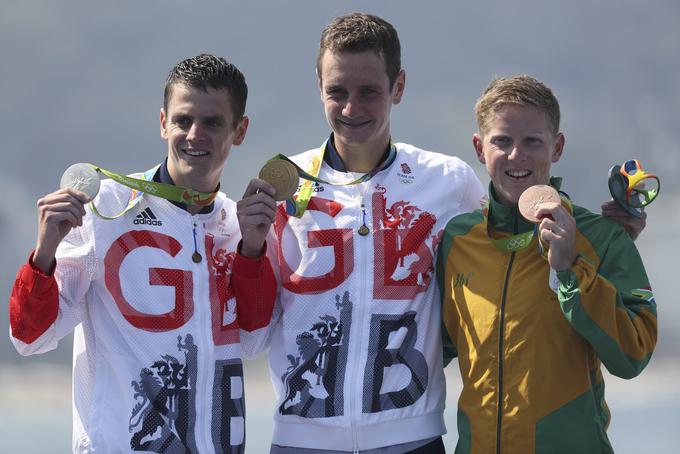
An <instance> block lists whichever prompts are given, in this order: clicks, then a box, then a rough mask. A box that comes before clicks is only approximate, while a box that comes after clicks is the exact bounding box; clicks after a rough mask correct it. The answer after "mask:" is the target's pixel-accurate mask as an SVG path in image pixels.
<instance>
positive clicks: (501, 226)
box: [489, 177, 562, 233]
mask: <svg viewBox="0 0 680 454" xmlns="http://www.w3.org/2000/svg"><path fill="white" fill-rule="evenodd" d="M550 186H552V187H553V188H555V189H557V190H558V191H559V190H560V187H561V186H562V178H560V177H550ZM489 224H490V225H491V227H493V229H494V230H500V231H503V232H509V233H523V232H528V231H529V230H532V229H533V228H534V225H533V224H532V223H531V222H529V221H527V220H526V219H524V218H523V217H522V215H521V214H519V210H518V209H517V205H504V204H502V203H501V202H500V201H499V200H498V197H497V196H496V191H495V190H494V188H493V183H492V182H489Z"/></svg>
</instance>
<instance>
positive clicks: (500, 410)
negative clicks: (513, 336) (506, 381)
mask: <svg viewBox="0 0 680 454" xmlns="http://www.w3.org/2000/svg"><path fill="white" fill-rule="evenodd" d="M514 224H515V225H514V228H513V233H514V234H516V233H517V230H519V227H518V225H517V218H515V223H514ZM515 254H516V252H515V251H512V252H511V253H510V261H509V262H508V269H507V271H506V272H505V282H504V283H503V295H502V297H501V314H500V320H499V324H498V325H499V326H498V331H499V333H498V408H497V409H496V412H497V420H496V454H500V453H501V429H502V421H503V358H504V354H503V350H504V349H505V348H504V347H505V343H504V342H503V337H504V336H505V302H506V298H507V294H508V284H509V283H510V273H511V272H512V263H513V262H514V261H515Z"/></svg>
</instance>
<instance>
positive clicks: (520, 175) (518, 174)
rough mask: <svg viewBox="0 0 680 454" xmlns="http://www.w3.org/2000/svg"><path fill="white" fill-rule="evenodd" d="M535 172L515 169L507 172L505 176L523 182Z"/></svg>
mask: <svg viewBox="0 0 680 454" xmlns="http://www.w3.org/2000/svg"><path fill="white" fill-rule="evenodd" d="M532 173H533V172H532V171H531V170H524V169H513V170H506V171H505V175H507V176H509V177H510V178H512V179H514V180H522V179H524V178H527V177H529V176H531V174H532Z"/></svg>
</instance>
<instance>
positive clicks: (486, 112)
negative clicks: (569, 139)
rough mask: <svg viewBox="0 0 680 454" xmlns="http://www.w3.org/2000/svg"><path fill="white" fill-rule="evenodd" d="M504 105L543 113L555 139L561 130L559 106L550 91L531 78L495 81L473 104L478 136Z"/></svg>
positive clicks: (520, 76) (522, 77)
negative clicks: (532, 108) (513, 105)
mask: <svg viewBox="0 0 680 454" xmlns="http://www.w3.org/2000/svg"><path fill="white" fill-rule="evenodd" d="M505 104H515V105H520V106H532V107H536V108H537V109H539V110H542V111H543V112H544V113H545V116H546V120H547V122H548V127H549V128H550V129H551V131H552V132H553V134H555V135H557V133H558V132H559V130H560V105H559V103H558V102H557V98H556V97H555V95H554V93H553V92H552V90H551V89H550V88H548V87H547V86H546V85H545V84H544V83H543V82H540V81H539V80H537V79H534V78H533V77H531V76H527V75H519V76H510V77H496V78H494V79H493V80H492V81H491V83H490V84H489V86H488V87H486V90H484V93H482V96H480V97H479V99H478V100H477V103H476V104H475V115H476V116H477V127H478V128H479V132H480V134H482V135H484V134H485V133H486V131H487V130H488V125H489V121H490V120H491V117H492V116H493V115H494V114H495V113H496V112H498V109H500V108H501V107H502V106H503V105H505Z"/></svg>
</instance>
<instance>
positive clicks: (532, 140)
mask: <svg viewBox="0 0 680 454" xmlns="http://www.w3.org/2000/svg"><path fill="white" fill-rule="evenodd" d="M524 143H525V144H527V145H528V146H530V147H536V146H539V145H541V144H542V143H543V141H542V140H541V139H540V138H538V137H527V138H526V139H524Z"/></svg>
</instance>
